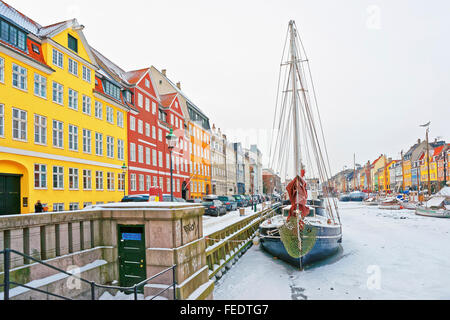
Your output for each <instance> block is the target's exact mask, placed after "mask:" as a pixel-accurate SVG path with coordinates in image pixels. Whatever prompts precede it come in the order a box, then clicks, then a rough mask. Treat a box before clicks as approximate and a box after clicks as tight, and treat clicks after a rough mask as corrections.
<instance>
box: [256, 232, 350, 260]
mask: <svg viewBox="0 0 450 320" xmlns="http://www.w3.org/2000/svg"><path fill="white" fill-rule="evenodd" d="M317 229H318V230H317V240H316V242H315V244H314V247H313V248H312V249H311V251H310V252H308V253H307V254H306V255H305V256H303V257H302V258H301V259H302V266H306V265H309V264H311V263H314V262H317V261H320V260H323V259H325V258H327V257H330V256H332V255H333V254H335V253H336V252H337V251H338V249H339V247H340V245H341V243H342V231H341V229H340V228H335V227H334V228H333V227H320V228H317ZM260 231H261V235H262V238H261V246H262V248H263V249H264V250H265V251H267V252H268V253H270V254H271V255H273V256H274V257H277V258H279V259H281V260H283V261H285V262H287V263H289V264H292V265H294V266H297V267H298V266H300V258H293V257H291V256H290V255H289V253H288V252H287V251H286V248H285V247H284V244H283V242H282V241H281V238H280V237H279V235H276V236H273V237H265V236H264V232H265V231H267V230H260Z"/></svg>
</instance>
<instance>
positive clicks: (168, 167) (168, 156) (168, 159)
mask: <svg viewBox="0 0 450 320" xmlns="http://www.w3.org/2000/svg"><path fill="white" fill-rule="evenodd" d="M166 167H167V169H170V155H169V154H168V153H166Z"/></svg>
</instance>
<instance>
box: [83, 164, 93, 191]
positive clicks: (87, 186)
mask: <svg viewBox="0 0 450 320" xmlns="http://www.w3.org/2000/svg"><path fill="white" fill-rule="evenodd" d="M83 190H92V171H91V170H86V169H84V170H83Z"/></svg>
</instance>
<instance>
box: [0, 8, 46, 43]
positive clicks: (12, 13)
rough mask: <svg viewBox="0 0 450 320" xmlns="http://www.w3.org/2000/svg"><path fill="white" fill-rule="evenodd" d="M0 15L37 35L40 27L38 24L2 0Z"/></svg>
mask: <svg viewBox="0 0 450 320" xmlns="http://www.w3.org/2000/svg"><path fill="white" fill-rule="evenodd" d="M0 15H2V16H4V17H5V18H6V19H8V20H10V21H11V22H13V23H15V24H17V25H18V26H19V27H21V28H23V29H25V30H27V31H29V32H30V33H32V34H35V35H37V34H38V32H39V29H40V28H42V26H41V25H40V24H38V23H37V22H35V21H33V20H31V19H30V18H28V17H27V16H25V15H24V14H23V13H21V12H19V11H17V10H16V9H14V8H13V7H11V6H10V5H8V4H6V3H5V2H4V1H2V0H0Z"/></svg>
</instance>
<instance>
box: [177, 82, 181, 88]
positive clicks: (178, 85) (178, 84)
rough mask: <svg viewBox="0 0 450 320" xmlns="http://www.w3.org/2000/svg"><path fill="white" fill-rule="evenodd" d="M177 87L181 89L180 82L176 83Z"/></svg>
mask: <svg viewBox="0 0 450 320" xmlns="http://www.w3.org/2000/svg"><path fill="white" fill-rule="evenodd" d="M177 88H178V89H180V90H181V82H178V83H177Z"/></svg>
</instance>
